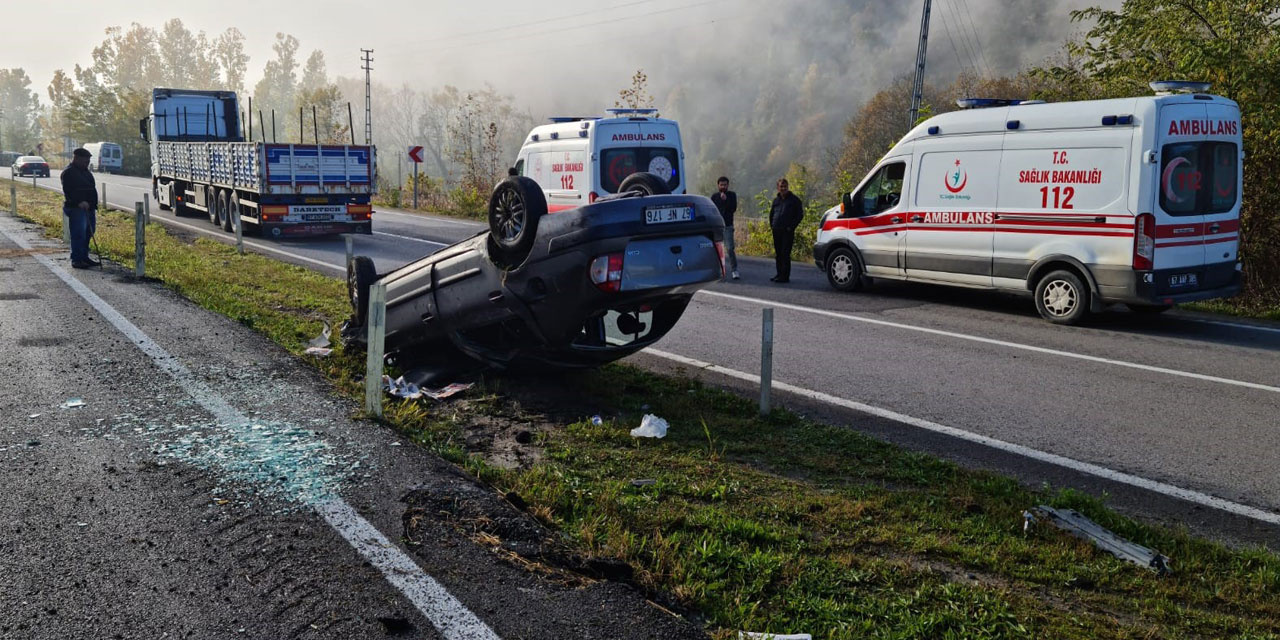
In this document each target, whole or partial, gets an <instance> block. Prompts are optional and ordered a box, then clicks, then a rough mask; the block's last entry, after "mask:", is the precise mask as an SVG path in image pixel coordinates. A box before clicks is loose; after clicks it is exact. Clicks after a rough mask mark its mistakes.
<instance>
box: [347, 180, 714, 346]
mask: <svg viewBox="0 0 1280 640" xmlns="http://www.w3.org/2000/svg"><path fill="white" fill-rule="evenodd" d="M723 240H724V221H723V219H722V218H721V217H720V214H719V212H718V211H717V210H716V207H715V205H714V204H713V203H712V202H711V200H709V199H708V198H706V197H704V196H693V195H669V194H667V185H666V183H665V182H664V181H663V180H661V179H660V178H658V177H657V176H653V175H651V174H648V173H637V174H633V175H632V176H631V177H629V178H627V180H626V181H625V182H624V183H623V184H622V185H621V187H620V188H619V190H618V193H617V194H615V195H610V196H606V197H604V198H600V199H599V200H597V201H596V202H594V203H591V204H586V205H583V206H581V207H578V208H575V209H570V210H566V211H560V212H557V213H554V214H550V215H548V214H547V203H546V198H545V196H544V195H543V192H542V189H541V188H540V187H539V186H538V184H537V183H536V182H534V181H533V180H530V179H529V178H525V177H523V176H513V177H509V178H507V179H505V180H503V181H502V182H500V183H499V184H498V185H497V187H496V188H495V189H494V192H493V196H492V197H491V198H490V201H489V230H488V231H483V232H481V233H478V234H476V235H475V236H472V237H471V238H468V239H466V240H463V241H461V242H459V243H457V244H454V245H452V246H449V247H446V248H444V249H441V250H439V251H437V252H435V253H433V254H431V255H428V256H426V257H424V258H422V259H420V260H417V261H416V262H412V263H410V264H408V265H405V266H404V267H401V268H399V269H396V270H394V271H390V272H388V273H384V274H378V273H377V272H376V269H375V267H374V265H373V262H372V261H371V260H370V259H369V258H367V257H365V256H357V257H354V258H353V259H352V260H351V263H350V264H348V265H347V289H348V295H349V296H350V298H351V304H352V309H353V312H354V313H353V317H352V319H351V320H350V321H349V322H348V323H347V326H346V329H345V330H344V334H345V335H346V336H347V337H348V339H349V340H354V341H356V342H363V341H364V340H365V339H366V334H367V329H366V328H365V324H366V316H367V314H368V309H367V300H368V292H369V287H370V286H371V285H372V284H373V283H374V282H378V281H381V282H382V283H384V284H385V285H386V292H387V293H386V295H387V301H386V344H385V346H386V353H387V356H388V358H389V359H392V360H394V361H396V362H397V363H399V364H419V363H427V362H433V361H434V362H440V363H447V362H449V361H450V360H456V359H457V358H456V356H457V355H458V353H459V352H460V353H461V354H464V355H465V356H468V357H469V358H471V359H474V360H476V361H479V362H481V363H484V364H486V365H490V366H496V367H499V368H508V367H536V368H555V369H566V368H581V367H592V366H598V365H601V364H604V363H607V362H611V361H613V360H617V359H619V358H623V357H625V356H628V355H630V354H632V353H635V352H637V351H639V350H641V349H643V348H645V347H647V346H649V345H651V344H653V343H654V342H656V341H658V340H659V339H661V338H662V337H663V336H664V335H666V333H667V332H668V331H670V330H671V328H672V327H673V326H675V324H676V322H677V321H678V320H679V319H680V316H681V315H682V314H683V313H684V310H685V307H686V306H688V304H689V300H690V299H691V298H692V297H693V294H694V292H696V291H697V290H698V289H700V288H702V287H704V286H706V285H707V284H708V283H710V282H713V281H715V280H718V279H719V278H721V277H722V276H723V274H724V244H723Z"/></svg>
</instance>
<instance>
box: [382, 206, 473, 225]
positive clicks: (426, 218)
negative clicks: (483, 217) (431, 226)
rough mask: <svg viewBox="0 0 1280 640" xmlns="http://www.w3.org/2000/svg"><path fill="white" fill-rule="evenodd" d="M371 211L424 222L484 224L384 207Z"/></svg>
mask: <svg viewBox="0 0 1280 640" xmlns="http://www.w3.org/2000/svg"><path fill="white" fill-rule="evenodd" d="M373 212H374V213H375V214H382V215H384V216H395V217H399V218H408V219H410V220H417V221H419V222H424V221H425V222H439V223H441V224H453V225H460V226H463V227H481V226H484V223H483V222H474V221H471V220H452V219H449V218H441V217H437V216H427V215H414V214H412V213H400V212H399V211H387V210H386V209H374V211H373Z"/></svg>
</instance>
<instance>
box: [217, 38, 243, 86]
mask: <svg viewBox="0 0 1280 640" xmlns="http://www.w3.org/2000/svg"><path fill="white" fill-rule="evenodd" d="M213 57H214V58H215V59H216V60H217V62H218V66H219V67H220V68H221V69H222V86H223V88H225V89H227V90H229V91H235V92H236V93H237V94H243V93H244V76H245V74H246V73H247V72H248V70H249V56H248V54H246V53H245V52H244V35H243V34H241V33H240V30H239V29H237V28H235V27H231V28H230V29H227V30H226V31H224V32H222V35H220V36H218V40H217V42H215V43H214V45H213Z"/></svg>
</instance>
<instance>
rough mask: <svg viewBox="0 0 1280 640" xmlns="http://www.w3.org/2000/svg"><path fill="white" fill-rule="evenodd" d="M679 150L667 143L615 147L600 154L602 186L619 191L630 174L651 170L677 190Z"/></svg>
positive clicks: (610, 191)
mask: <svg viewBox="0 0 1280 640" xmlns="http://www.w3.org/2000/svg"><path fill="white" fill-rule="evenodd" d="M679 158H680V154H679V152H677V151H676V150H675V149H671V148H666V147H614V148H611V149H605V150H604V152H602V153H601V154H600V186H601V187H602V188H603V189H604V190H605V191H606V192H608V193H617V192H618V187H619V186H620V185H622V181H623V180H626V179H627V176H629V175H631V174H633V173H636V172H637V171H648V172H649V173H652V174H654V175H656V176H658V177H659V178H662V179H663V180H666V181H667V186H668V187H669V188H670V189H671V190H672V191H675V189H676V187H678V186H679V185H680V160H679Z"/></svg>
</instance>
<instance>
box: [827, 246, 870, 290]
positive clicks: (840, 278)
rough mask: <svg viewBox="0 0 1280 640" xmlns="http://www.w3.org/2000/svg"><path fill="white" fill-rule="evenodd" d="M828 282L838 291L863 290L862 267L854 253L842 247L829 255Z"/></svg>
mask: <svg viewBox="0 0 1280 640" xmlns="http://www.w3.org/2000/svg"><path fill="white" fill-rule="evenodd" d="M827 282H829V283H831V286H832V288H834V289H835V290H836V291H858V290H860V289H862V284H863V283H862V265H861V264H860V263H859V262H858V257H857V256H855V255H854V254H853V251H851V250H849V249H846V248H844V247H840V248H838V249H835V250H833V251H832V252H831V253H829V254H827Z"/></svg>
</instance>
